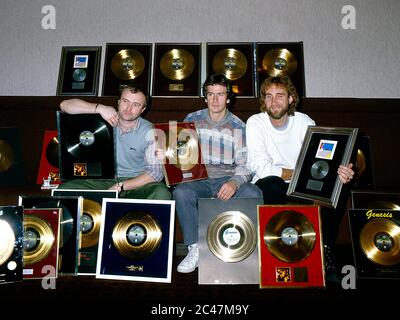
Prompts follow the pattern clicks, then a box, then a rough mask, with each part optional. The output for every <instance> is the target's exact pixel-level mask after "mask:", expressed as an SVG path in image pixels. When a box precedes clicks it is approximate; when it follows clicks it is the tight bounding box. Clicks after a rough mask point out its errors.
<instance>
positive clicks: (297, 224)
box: [264, 210, 316, 263]
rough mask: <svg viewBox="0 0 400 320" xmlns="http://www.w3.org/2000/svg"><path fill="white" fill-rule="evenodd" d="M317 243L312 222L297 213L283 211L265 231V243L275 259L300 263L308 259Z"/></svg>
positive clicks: (272, 219) (270, 222) (269, 223)
mask: <svg viewBox="0 0 400 320" xmlns="http://www.w3.org/2000/svg"><path fill="white" fill-rule="evenodd" d="M315 242H316V233H315V230H314V228H313V225H312V223H311V222H310V220H309V219H308V218H307V217H306V216H305V215H304V214H302V213H299V212H296V211H292V210H290V211H281V212H279V213H277V214H276V215H274V216H273V217H272V218H271V219H270V221H269V222H268V224H267V225H266V227H265V230H264V243H265V245H266V246H267V249H268V251H269V252H270V253H271V254H272V255H273V256H275V258H277V259H279V260H281V261H285V262H289V263H294V262H299V261H301V260H304V259H305V258H307V257H308V256H309V255H310V254H311V252H312V250H313V248H314V246H315Z"/></svg>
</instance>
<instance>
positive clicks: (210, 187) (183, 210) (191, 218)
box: [173, 177, 262, 245]
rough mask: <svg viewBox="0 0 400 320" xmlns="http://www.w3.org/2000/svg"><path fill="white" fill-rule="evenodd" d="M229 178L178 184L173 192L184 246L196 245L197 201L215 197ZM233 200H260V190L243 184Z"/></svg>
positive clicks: (249, 184) (248, 184) (252, 185)
mask: <svg viewBox="0 0 400 320" xmlns="http://www.w3.org/2000/svg"><path fill="white" fill-rule="evenodd" d="M229 179H230V177H222V178H210V179H205V180H199V181H192V182H185V183H181V184H178V185H177V187H176V188H175V190H174V191H173V198H174V199H175V205H176V212H177V215H178V218H179V223H180V226H181V229H182V233H183V240H184V243H185V244H186V245H191V244H193V243H197V241H198V231H197V230H198V224H199V215H198V210H197V199H199V198H213V197H216V194H217V193H218V191H219V189H220V188H221V187H222V185H223V184H224V183H225V182H227V181H228V180H229ZM233 197H235V198H262V192H261V190H260V189H259V188H258V187H257V186H255V185H254V184H251V183H244V184H242V185H241V186H240V188H239V190H237V191H236V193H235V195H234V196H233Z"/></svg>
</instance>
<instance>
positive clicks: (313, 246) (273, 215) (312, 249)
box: [257, 205, 325, 288]
mask: <svg viewBox="0 0 400 320" xmlns="http://www.w3.org/2000/svg"><path fill="white" fill-rule="evenodd" d="M257 210H258V241H259V262H260V263H259V266H260V288H289V287H323V286H325V269H324V262H323V247H322V233H321V222H320V221H321V220H320V208H319V207H318V206H315V205H311V206H303V205H298V206H296V205H287V206H284V205H261V206H259V207H258V209H257Z"/></svg>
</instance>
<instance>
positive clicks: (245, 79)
mask: <svg viewBox="0 0 400 320" xmlns="http://www.w3.org/2000/svg"><path fill="white" fill-rule="evenodd" d="M206 51H207V76H209V75H211V74H215V73H220V74H223V75H225V76H226V77H227V78H228V79H229V80H231V82H232V91H233V93H234V94H235V96H236V97H237V98H245V97H255V88H254V87H255V75H254V44H253V43H251V42H207V43H206Z"/></svg>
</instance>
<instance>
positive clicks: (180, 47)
mask: <svg viewBox="0 0 400 320" xmlns="http://www.w3.org/2000/svg"><path fill="white" fill-rule="evenodd" d="M200 77H201V43H156V44H155V46H154V63H153V83H152V89H153V90H152V94H153V96H154V97H199V96H200V86H201V85H200Z"/></svg>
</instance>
